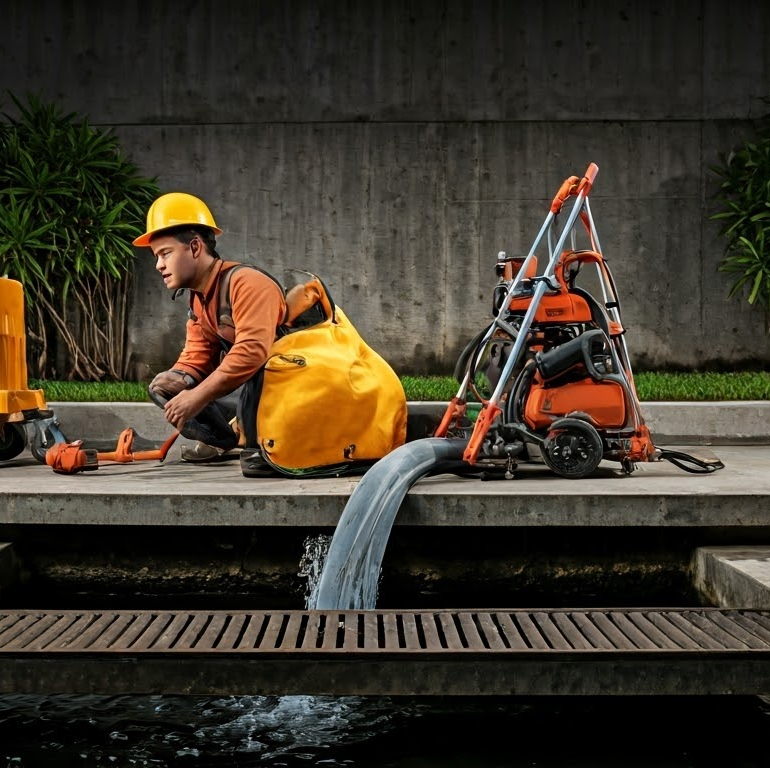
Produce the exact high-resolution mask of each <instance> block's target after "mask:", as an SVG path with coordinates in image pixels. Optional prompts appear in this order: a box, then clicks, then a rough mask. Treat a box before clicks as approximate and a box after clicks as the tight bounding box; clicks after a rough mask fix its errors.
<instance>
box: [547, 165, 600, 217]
mask: <svg viewBox="0 0 770 768" xmlns="http://www.w3.org/2000/svg"><path fill="white" fill-rule="evenodd" d="M598 172H599V166H598V165H597V164H596V163H591V164H590V165H589V166H588V168H587V169H586V172H585V175H584V176H583V178H582V179H579V178H578V177H577V176H570V177H569V178H568V179H565V180H564V181H563V183H562V185H561V186H560V187H559V191H558V192H557V193H556V197H554V199H553V202H552V203H551V213H553V214H554V215H555V214H557V213H559V212H560V211H561V207H562V205H564V201H565V200H566V199H567V198H568V197H569V196H570V195H580V194H582V195H583V196H584V197H588V194H589V192H590V191H591V187H592V186H593V183H594V179H595V178H596V174H597V173H598Z"/></svg>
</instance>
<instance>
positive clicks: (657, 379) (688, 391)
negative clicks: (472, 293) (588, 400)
mask: <svg viewBox="0 0 770 768" xmlns="http://www.w3.org/2000/svg"><path fill="white" fill-rule="evenodd" d="M634 382H635V384H636V390H637V393H638V395H639V399H640V400H641V401H643V402H650V401H655V400H665V401H673V402H699V401H720V400H739V401H740V400H743V401H745V400H770V373H768V372H764V371H755V372H736V373H698V372H687V373H657V372H645V373H637V374H636V375H635V377H634ZM401 383H402V384H403V386H404V391H405V392H406V398H407V400H412V401H423V402H424V401H431V400H439V401H445V400H450V399H451V398H452V397H454V395H455V394H457V389H458V384H457V382H456V381H455V380H454V379H453V378H452V377H451V376H402V377H401ZM28 386H29V388H30V389H42V390H43V393H44V394H45V399H46V400H47V401H51V402H73V403H94V402H110V403H144V402H150V398H149V397H148V396H147V384H145V383H142V382H132V381H112V382H110V381H101V382H82V381H40V380H37V379H30V380H29V383H28Z"/></svg>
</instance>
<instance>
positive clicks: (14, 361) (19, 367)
mask: <svg viewBox="0 0 770 768" xmlns="http://www.w3.org/2000/svg"><path fill="white" fill-rule="evenodd" d="M26 343H27V337H26V333H25V330H24V290H23V288H22V285H21V283H20V282H18V281H17V280H10V279H9V278H7V277H0V461H8V460H9V459H13V458H15V457H16V456H18V455H19V454H20V453H21V452H22V451H23V450H24V447H25V445H26V444H27V432H26V429H25V425H27V424H30V423H35V424H36V426H37V427H38V428H39V430H40V433H41V434H45V432H46V430H48V431H49V433H53V434H54V435H55V433H56V432H57V431H58V429H57V426H56V420H55V418H54V415H53V413H52V411H50V410H48V406H47V404H46V401H45V396H44V395H43V390H42V389H28V388H27V351H26ZM29 442H30V444H32V443H33V441H32V440H30V441H29ZM34 442H38V443H39V441H34ZM43 442H45V441H43ZM33 453H34V451H33ZM38 453H39V451H38ZM35 458H37V459H38V461H45V457H44V455H43V456H42V457H41V456H37V455H36V456H35Z"/></svg>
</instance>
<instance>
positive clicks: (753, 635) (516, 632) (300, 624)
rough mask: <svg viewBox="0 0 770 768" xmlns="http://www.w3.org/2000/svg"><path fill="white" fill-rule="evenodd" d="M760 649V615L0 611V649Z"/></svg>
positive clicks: (769, 626) (768, 644)
mask: <svg viewBox="0 0 770 768" xmlns="http://www.w3.org/2000/svg"><path fill="white" fill-rule="evenodd" d="M767 650H770V612H765V611H740V610H719V609H712V608H704V609H664V610H590V609H586V610H551V609H547V610H546V609H544V610H526V611H525V610H496V611H454V610H441V611H424V612H416V611H283V612H276V611H255V612H247V613H238V612H226V611H221V612H220V611H213V612H209V611H167V612H160V611H158V612H141V611H4V612H0V655H1V654H30V653H36V654H37V653H39V654H46V655H48V654H60V653H88V654H95V653H96V654H101V653H105V654H111V653H119V654H128V655H133V654H145V653H152V654H157V653H169V654H173V653H195V654H210V653H213V654H217V653H238V654H252V653H270V654H286V653H290V654H307V653H314V654H318V653H324V654H325V653H329V654H348V653H354V654H367V655H368V654H377V653H386V654H392V653H393V654H410V653H419V654H425V653H437V654H445V653H468V654H482V655H484V654H519V653H521V654H527V653H533V652H535V653H557V654H558V653H560V652H568V653H570V654H574V653H596V652H608V651H609V652H612V651H616V652H618V651H619V652H627V653H634V652H638V651H643V652H647V653H649V652H653V653H655V652H668V653H671V652H676V653H681V652H697V651H712V652H720V651H767Z"/></svg>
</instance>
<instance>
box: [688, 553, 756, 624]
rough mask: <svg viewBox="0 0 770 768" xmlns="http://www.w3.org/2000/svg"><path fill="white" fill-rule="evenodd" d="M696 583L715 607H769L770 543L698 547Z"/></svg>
mask: <svg viewBox="0 0 770 768" xmlns="http://www.w3.org/2000/svg"><path fill="white" fill-rule="evenodd" d="M694 580H695V581H694V583H695V587H696V588H697V589H698V590H699V591H700V592H701V594H703V595H704V597H706V599H707V600H708V601H709V603H710V604H711V605H714V606H716V607H718V608H751V609H758V610H769V609H770V546H752V547H700V548H699V549H698V550H697V551H696V555H695V574H694Z"/></svg>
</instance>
